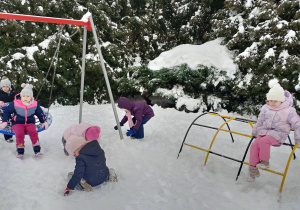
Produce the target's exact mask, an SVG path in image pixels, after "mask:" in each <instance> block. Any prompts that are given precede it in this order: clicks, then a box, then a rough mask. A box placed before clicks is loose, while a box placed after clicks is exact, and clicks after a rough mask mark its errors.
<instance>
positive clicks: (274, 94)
mask: <svg viewBox="0 0 300 210" xmlns="http://www.w3.org/2000/svg"><path fill="white" fill-rule="evenodd" d="M269 87H270V90H269V92H268V93H267V100H273V101H281V102H283V101H285V96H284V90H283V88H282V87H281V86H280V84H279V83H278V80H277V79H272V80H270V81H269Z"/></svg>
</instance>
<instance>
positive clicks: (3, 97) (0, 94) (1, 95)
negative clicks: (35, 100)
mask: <svg viewBox="0 0 300 210" xmlns="http://www.w3.org/2000/svg"><path fill="white" fill-rule="evenodd" d="M15 95H16V91H15V88H14V86H11V88H10V92H9V93H6V92H4V91H3V90H2V89H0V101H3V102H4V103H7V102H12V101H13V100H14V98H15Z"/></svg>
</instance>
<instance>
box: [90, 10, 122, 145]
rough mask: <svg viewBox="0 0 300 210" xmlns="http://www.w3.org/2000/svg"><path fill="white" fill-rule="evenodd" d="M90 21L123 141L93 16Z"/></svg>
mask: <svg viewBox="0 0 300 210" xmlns="http://www.w3.org/2000/svg"><path fill="white" fill-rule="evenodd" d="M89 20H90V22H91V26H92V31H93V35H94V39H95V43H96V46H97V50H98V54H99V56H100V61H101V67H102V71H103V74H104V78H105V82H106V86H107V90H108V94H109V98H110V101H111V105H112V108H113V111H114V115H115V119H116V123H117V126H118V131H119V135H120V138H121V140H122V139H124V137H123V133H122V130H121V127H120V121H119V117H118V114H117V110H116V106H115V101H114V98H113V95H112V92H111V88H110V83H109V80H108V76H107V72H106V68H105V65H104V60H103V57H102V53H101V49H100V45H99V42H98V37H97V34H96V27H95V25H94V21H93V18H92V15H90V17H89Z"/></svg>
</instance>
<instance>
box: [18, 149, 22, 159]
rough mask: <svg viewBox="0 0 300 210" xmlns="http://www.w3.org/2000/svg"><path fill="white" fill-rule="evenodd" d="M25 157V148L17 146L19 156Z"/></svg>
mask: <svg viewBox="0 0 300 210" xmlns="http://www.w3.org/2000/svg"><path fill="white" fill-rule="evenodd" d="M23 157H24V148H17V158H20V159H23Z"/></svg>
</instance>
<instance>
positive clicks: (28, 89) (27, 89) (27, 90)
mask: <svg viewBox="0 0 300 210" xmlns="http://www.w3.org/2000/svg"><path fill="white" fill-rule="evenodd" d="M21 87H22V88H23V90H22V91H21V93H20V95H21V96H30V97H33V92H32V88H33V85H31V84H25V83H23V84H22V85H21Z"/></svg>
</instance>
